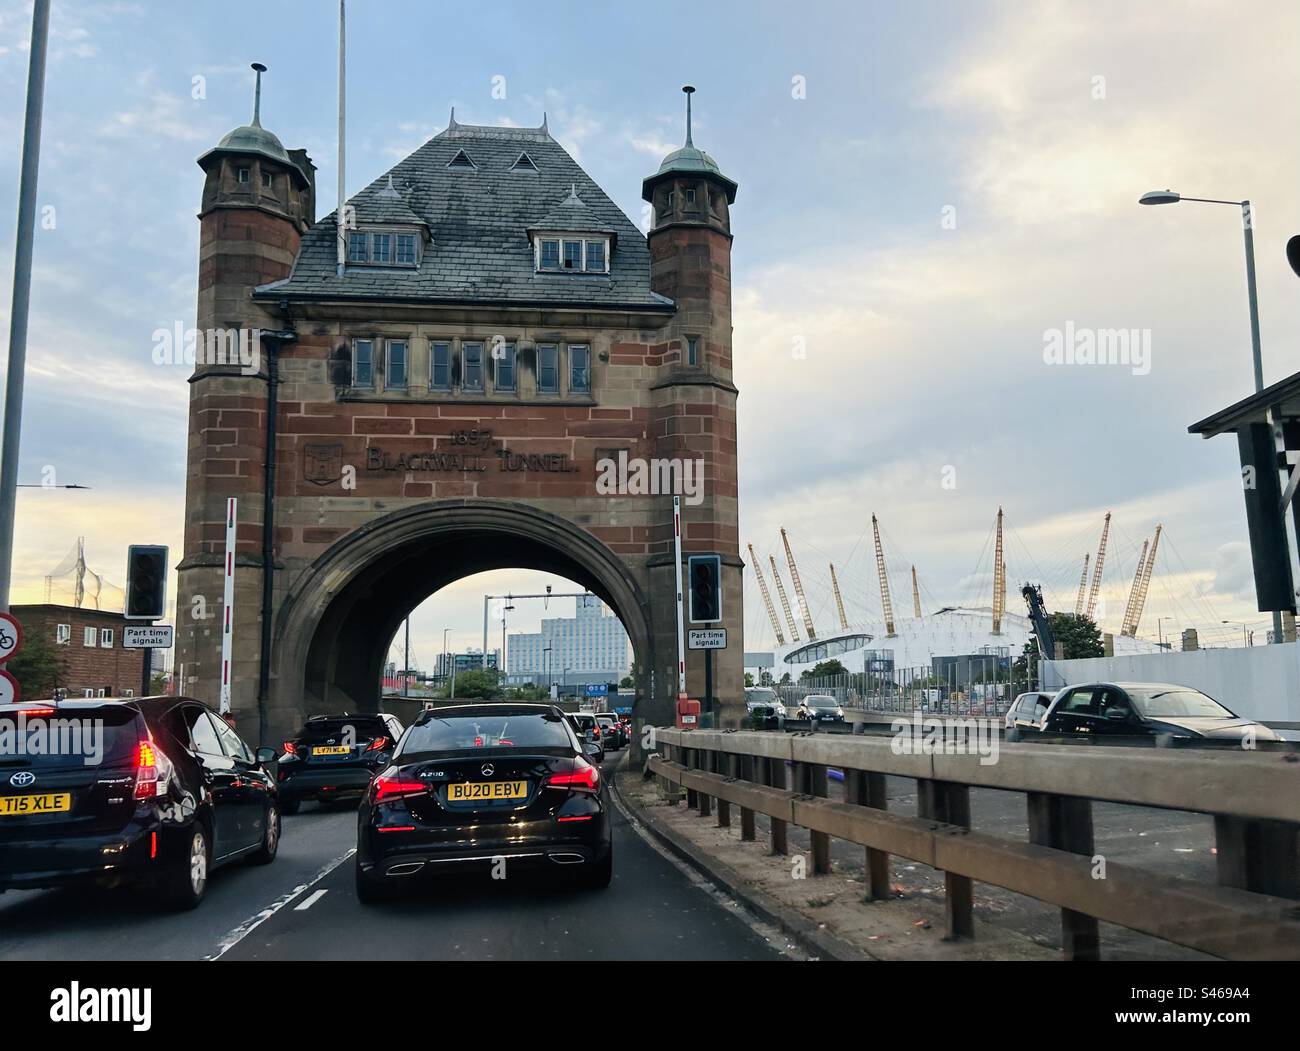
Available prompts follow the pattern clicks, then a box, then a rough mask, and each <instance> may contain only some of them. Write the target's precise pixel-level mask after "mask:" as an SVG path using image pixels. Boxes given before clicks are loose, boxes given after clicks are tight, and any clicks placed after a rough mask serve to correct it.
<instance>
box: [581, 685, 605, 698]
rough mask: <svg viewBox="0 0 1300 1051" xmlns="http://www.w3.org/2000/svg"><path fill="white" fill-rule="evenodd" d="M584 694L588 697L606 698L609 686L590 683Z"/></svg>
mask: <svg viewBox="0 0 1300 1051" xmlns="http://www.w3.org/2000/svg"><path fill="white" fill-rule="evenodd" d="M584 692H585V693H586V695H587V696H588V697H604V696H606V695H608V693H609V686H608V684H606V683H603V682H589V683H587V685H586V687H585V688H584Z"/></svg>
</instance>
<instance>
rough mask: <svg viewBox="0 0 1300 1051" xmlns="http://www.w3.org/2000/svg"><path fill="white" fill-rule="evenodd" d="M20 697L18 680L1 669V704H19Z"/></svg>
mask: <svg viewBox="0 0 1300 1051" xmlns="http://www.w3.org/2000/svg"><path fill="white" fill-rule="evenodd" d="M18 696H19V690H18V680H17V679H15V678H14V677H13V676H12V675H10V674H9V673H8V672H7V671H5V670H4V669H3V668H0V704H17V703H18Z"/></svg>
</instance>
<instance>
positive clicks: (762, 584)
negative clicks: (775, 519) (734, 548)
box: [749, 544, 785, 646]
mask: <svg viewBox="0 0 1300 1051" xmlns="http://www.w3.org/2000/svg"><path fill="white" fill-rule="evenodd" d="M749 564H750V565H751V566H753V567H754V576H756V577H758V590H759V594H761V595H762V596H763V605H764V606H766V607H767V619H768V620H770V621H771V622H772V630H773V631H774V632H776V644H777V645H778V646H784V645H785V634H784V633H783V632H782V631H781V622H780V621H778V620H777V619H776V607H775V606H773V605H772V595H771V594H770V593H769V592H768V590H767V581H766V580H764V579H763V570H762V568H761V567H760V566H759V564H758V558H757V556H756V555H755V554H754V545H753V544H750V545H749Z"/></svg>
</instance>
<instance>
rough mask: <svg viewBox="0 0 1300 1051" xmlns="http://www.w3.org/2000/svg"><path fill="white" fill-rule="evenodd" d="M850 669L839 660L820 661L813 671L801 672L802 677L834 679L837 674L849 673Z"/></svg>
mask: <svg viewBox="0 0 1300 1051" xmlns="http://www.w3.org/2000/svg"><path fill="white" fill-rule="evenodd" d="M848 673H849V669H848V668H846V667H844V665H843V664H841V663H840V662H839V661H837V660H829V661H819V662H818V663H817V664H815V665H814V666H813V669H812V671H806V672H803V673H802V674H800V676H799V678H800V679H833V678H835V677H836V676H837V675H848Z"/></svg>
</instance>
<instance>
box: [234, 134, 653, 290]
mask: <svg viewBox="0 0 1300 1051" xmlns="http://www.w3.org/2000/svg"><path fill="white" fill-rule="evenodd" d="M461 150H464V151H465V153H466V155H467V156H468V157H469V158H470V159H471V160H472V161H473V162H474V164H475V168H472V169H470V168H448V166H447V165H448V163H449V162H450V161H451V160H452V158H453V157H455V156H456V155H457V153H459V152H460V151H461ZM524 152H527V154H528V156H529V157H531V158H532V160H533V162H534V163H535V164H536V165H537V168H538V170H537V171H532V170H529V169H527V168H523V169H518V170H512V169H513V168H514V165H515V162H516V161H517V160H518V159H519V155H520V154H521V153H524ZM390 177H391V181H392V184H393V187H394V188H395V189H396V191H397V193H398V195H399V197H398V198H397V199H395V198H393V197H392V195H391V193H386V192H385V191H387V188H388V185H389V181H390ZM575 192H576V194H577V196H578V198H579V201H578V202H577V203H576V204H575V203H573V202H571V201H570V198H571V197H572V196H573V194H574V193H575ZM349 203H350V204H353V205H354V206H355V207H356V209H357V216H358V222H359V224H360V225H361V226H362V227H364V225H365V223H366V222H367V221H371V222H378V221H384V222H403V221H407V222H420V221H422V222H424V223H426V224H427V226H428V231H429V235H430V237H431V239H432V243H431V244H429V245H428V246H427V247H426V249H425V253H424V256H423V258H422V260H421V264H420V266H419V268H418V269H414V270H412V269H397V268H394V269H388V268H379V267H372V266H349V267H348V268H347V271H346V273H345V275H344V277H343V278H341V279H340V278H339V277H338V276H337V273H336V242H335V237H336V225H335V214H334V213H330V214H329V215H328V216H326V217H325V218H324V219H322V220H320V221H319V222H318V223H317V224H316V225H315V226H313V227H312V228H311V229H310V230H309V231H308V232H307V234H306V236H304V238H303V241H302V248H301V250H300V251H299V254H298V258H297V261H296V262H295V263H294V267H293V270H292V272H291V273H290V275H289V276H288V277H287V278H285V279H284V280H282V281H276V282H273V283H271V284H268V285H262V286H261V287H260V288H258V289H257V290H256V292H255V293H254V294H255V295H256V296H257V297H259V298H275V299H290V300H292V299H295V298H312V299H314V298H328V299H336V298H343V299H346V298H359V299H368V300H374V299H380V300H382V299H400V300H404V301H411V300H424V301H428V302H431V303H437V302H446V303H466V302H485V303H493V304H498V303H500V304H507V305H520V306H523V305H533V304H537V305H555V306H561V305H566V304H569V305H581V306H588V305H590V306H595V307H609V308H611V309H618V308H633V309H650V310H658V311H668V312H671V310H672V309H673V305H672V301H671V300H669V299H667V298H665V297H664V296H661V295H659V294H658V293H656V292H653V291H651V288H650V251H649V248H648V246H647V244H646V239H645V237H644V235H643V234H642V233H641V231H640V230H638V229H637V228H636V226H634V225H633V224H632V222H631V221H630V220H629V219H628V218H627V216H625V215H624V214H623V212H622V211H621V210H620V209H619V208H618V206H617V205H616V204H615V203H614V202H613V201H612V200H610V198H609V197H608V196H607V195H606V194H605V193H604V191H603V190H601V188H600V187H599V186H597V185H596V184H595V182H593V181H592V179H591V177H590V176H589V175H588V174H587V173H586V172H585V171H583V170H582V168H581V167H580V166H579V165H578V163H577V162H576V161H575V160H574V159H573V158H572V157H570V156H569V154H568V153H567V152H566V151H565V150H564V148H563V147H562V146H561V145H560V144H559V143H558V142H556V141H555V140H554V139H553V138H551V135H550V132H549V131H548V130H547V126H546V123H545V122H543V123H542V125H541V127H538V128H514V127H483V126H478V125H470V124H460V123H458V122H457V121H456V119H455V112H454V111H453V113H452V120H451V123H450V124H449V126H448V127H447V129H446V130H445V131H443V132H441V133H440V134H438V135H436V136H434V137H433V138H432V139H430V140H429V141H428V142H426V143H425V144H424V145H423V146H421V147H420V148H419V149H418V150H416V151H415V152H414V153H412V154H411V155H410V156H409V157H407V158H406V159H405V160H403V161H402V162H401V163H399V164H398V165H397V166H396V167H395V168H393V169H392V170H391V171H390V172H385V173H384V174H383V175H381V176H380V177H379V178H378V179H376V180H375V181H374V182H373V183H371V184H370V185H369V186H368V187H366V189H365V190H363V191H362V192H361V193H359V194H357V195H356V196H355V197H353V198H352V199H351V201H350V202H349ZM408 213H409V214H408ZM399 215H407V218H406V219H401V218H398V216H399ZM389 217H392V218H389ZM551 217H558V218H565V217H567V219H576V218H581V219H582V220H583V225H582V226H579V227H576V229H578V230H587V229H591V230H602V231H606V232H608V233H610V234H612V235H613V239H614V246H613V250H612V252H611V255H610V273H608V274H563V273H559V274H538V273H535V272H534V269H533V249H532V244H531V242H530V240H529V236H528V231H529V229H531V228H536V227H537V226H538V225H539V224H541V223H547V224H548V225H549V223H550V222H551V221H552V218H551ZM566 228H567V229H574V228H575V227H574V226H573V224H572V223H571V222H566Z"/></svg>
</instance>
